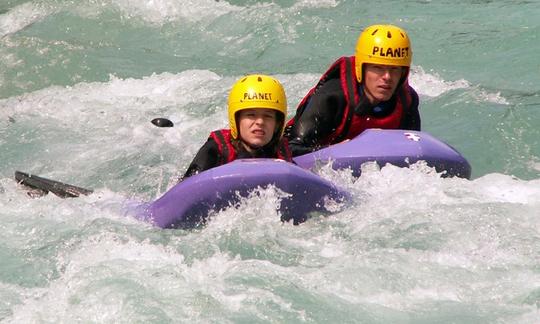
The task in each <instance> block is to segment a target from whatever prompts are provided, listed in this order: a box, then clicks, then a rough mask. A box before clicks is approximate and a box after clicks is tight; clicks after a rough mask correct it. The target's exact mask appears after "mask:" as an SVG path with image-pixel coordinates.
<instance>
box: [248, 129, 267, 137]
mask: <svg viewBox="0 0 540 324" xmlns="http://www.w3.org/2000/svg"><path fill="white" fill-rule="evenodd" d="M251 133H252V134H253V135H255V136H257V137H263V136H264V135H266V132H265V131H263V130H262V129H255V130H253V131H251Z"/></svg>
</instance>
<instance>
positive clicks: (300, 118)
mask: <svg viewBox="0 0 540 324" xmlns="http://www.w3.org/2000/svg"><path fill="white" fill-rule="evenodd" d="M346 64H348V65H346ZM353 67H354V59H352V58H350V57H343V58H340V59H339V60H338V61H336V62H335V63H334V64H333V65H332V67H331V68H330V69H329V70H328V71H327V72H326V73H325V75H323V77H322V78H321V80H320V81H319V83H318V84H317V86H316V87H315V88H314V89H312V90H311V91H310V92H309V93H308V95H307V96H306V97H305V98H304V100H302V102H301V103H300V105H299V107H298V109H297V112H296V116H295V117H294V118H293V119H292V120H291V121H289V123H288V126H287V128H286V131H285V135H286V136H287V138H288V139H289V146H290V148H291V151H292V154H293V156H298V155H302V154H306V153H310V152H312V151H315V150H318V149H320V148H322V147H325V146H328V145H330V144H334V143H339V142H341V141H343V140H345V139H351V138H354V137H355V136H357V135H358V134H360V133H361V132H362V131H363V130H365V129H367V128H388V129H408V130H420V113H419V111H418V94H417V93H416V91H414V89H413V88H412V87H410V86H409V85H408V83H407V80H403V82H402V83H401V84H400V86H398V89H397V90H396V93H395V94H394V96H393V97H392V98H390V100H388V101H385V102H382V103H379V104H377V105H375V106H374V105H372V104H370V103H369V100H368V99H367V97H366V96H365V94H364V91H363V86H362V85H361V84H358V82H356V75H355V72H354V68H353ZM345 69H347V70H345ZM347 90H348V91H347Z"/></svg>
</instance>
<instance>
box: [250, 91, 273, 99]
mask: <svg viewBox="0 0 540 324" xmlns="http://www.w3.org/2000/svg"><path fill="white" fill-rule="evenodd" d="M245 99H248V100H272V93H270V92H244V100H245Z"/></svg>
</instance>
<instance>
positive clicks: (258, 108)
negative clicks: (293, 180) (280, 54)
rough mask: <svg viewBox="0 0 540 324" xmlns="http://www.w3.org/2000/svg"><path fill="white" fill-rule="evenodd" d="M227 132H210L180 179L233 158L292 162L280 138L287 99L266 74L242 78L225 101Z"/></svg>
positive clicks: (277, 82) (285, 143) (285, 145)
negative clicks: (227, 120) (273, 159)
mask: <svg viewBox="0 0 540 324" xmlns="http://www.w3.org/2000/svg"><path fill="white" fill-rule="evenodd" d="M228 111H229V129H221V130H216V131H213V132H212V133H210V136H209V137H208V140H207V141H206V143H205V144H204V145H203V146H202V147H201V148H200V150H199V151H198V152H197V155H196V156H195V158H194V160H193V162H191V164H190V165H189V167H188V169H187V171H186V173H185V174H184V176H183V178H182V179H184V178H187V177H189V176H192V175H194V174H197V173H199V172H202V171H205V170H208V169H211V168H213V167H216V166H219V165H223V164H226V163H229V162H231V161H233V160H235V159H245V158H278V159H282V160H285V161H289V162H291V161H292V155H291V151H290V149H289V145H288V143H287V139H285V138H284V137H283V136H282V135H283V130H284V127H285V118H286V116H287V98H286V96H285V90H284V89H283V86H282V85H281V83H280V82H279V81H278V80H276V79H274V78H272V77H270V76H267V75H261V74H253V75H247V76H244V77H242V78H241V79H240V80H238V81H237V82H236V83H235V84H234V85H233V87H232V89H231V91H230V93H229V100H228Z"/></svg>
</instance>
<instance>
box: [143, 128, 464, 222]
mask: <svg viewBox="0 0 540 324" xmlns="http://www.w3.org/2000/svg"><path fill="white" fill-rule="evenodd" d="M294 160H295V162H296V163H297V165H294V164H292V163H287V162H284V161H281V160H273V159H249V160H237V161H233V162H231V163H228V164H225V165H222V166H219V167H216V168H213V169H210V170H207V171H204V172H201V173H200V174H197V175H194V176H191V177H189V178H187V179H186V180H184V181H182V182H181V183H179V184H177V185H176V186H174V187H173V188H171V189H170V190H169V191H167V192H166V193H165V194H164V195H163V196H161V197H160V198H159V199H157V200H155V201H153V202H150V203H145V204H142V205H139V206H137V208H135V213H136V216H137V218H139V219H143V220H146V221H150V222H151V223H153V224H154V225H156V226H158V227H162V228H178V227H181V228H185V227H193V226H196V225H197V224H201V223H203V222H204V221H205V220H206V218H207V217H208V215H209V213H210V212H211V211H219V210H220V209H222V208H225V207H227V206H231V205H233V204H234V203H235V202H237V201H238V200H239V199H240V198H241V197H246V196H248V195H249V193H250V192H253V190H254V189H257V188H265V187H267V186H269V185H273V186H275V187H277V188H279V189H280V190H282V191H284V192H285V193H288V194H290V196H289V197H287V198H283V200H282V201H281V204H280V213H281V218H282V220H286V221H288V220H293V221H294V222H295V223H300V222H303V221H304V220H306V218H307V217H308V216H309V215H310V213H313V212H317V213H325V212H326V211H327V210H326V208H325V203H326V202H327V201H328V200H333V201H338V202H342V201H347V200H349V199H350V195H349V194H348V193H347V192H346V191H344V190H342V189H341V188H339V187H338V186H336V185H334V184H333V183H331V182H330V181H328V180H325V179H323V178H321V177H319V176H318V175H316V174H314V173H312V172H310V171H308V170H309V169H311V168H313V167H314V166H315V165H316V163H326V162H328V161H332V166H333V168H334V169H342V168H351V169H352V170H353V174H354V175H356V176H359V175H360V172H361V165H362V164H363V163H365V162H370V161H375V162H377V163H378V164H379V165H380V166H384V165H385V164H387V163H390V164H393V165H396V166H400V167H407V166H409V165H410V164H412V163H415V162H417V161H421V160H422V161H426V163H427V164H428V165H429V166H431V167H434V168H435V169H436V170H437V171H438V172H442V175H443V176H458V177H463V178H470V176H471V167H470V165H469V163H468V162H467V160H465V158H463V156H461V154H459V152H457V151H456V150H455V149H453V148H452V147H451V146H449V145H448V144H445V143H443V142H441V141H439V140H438V139H436V138H434V137H433V136H431V135H429V134H427V133H425V132H417V131H404V130H380V129H368V130H366V131H364V132H363V133H362V134H360V135H359V136H357V137H356V138H354V139H352V140H350V141H347V142H344V143H340V144H336V145H332V146H330V147H327V148H324V149H321V150H319V151H316V152H314V153H310V154H306V155H302V156H299V157H296V158H295V159H294Z"/></svg>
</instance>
